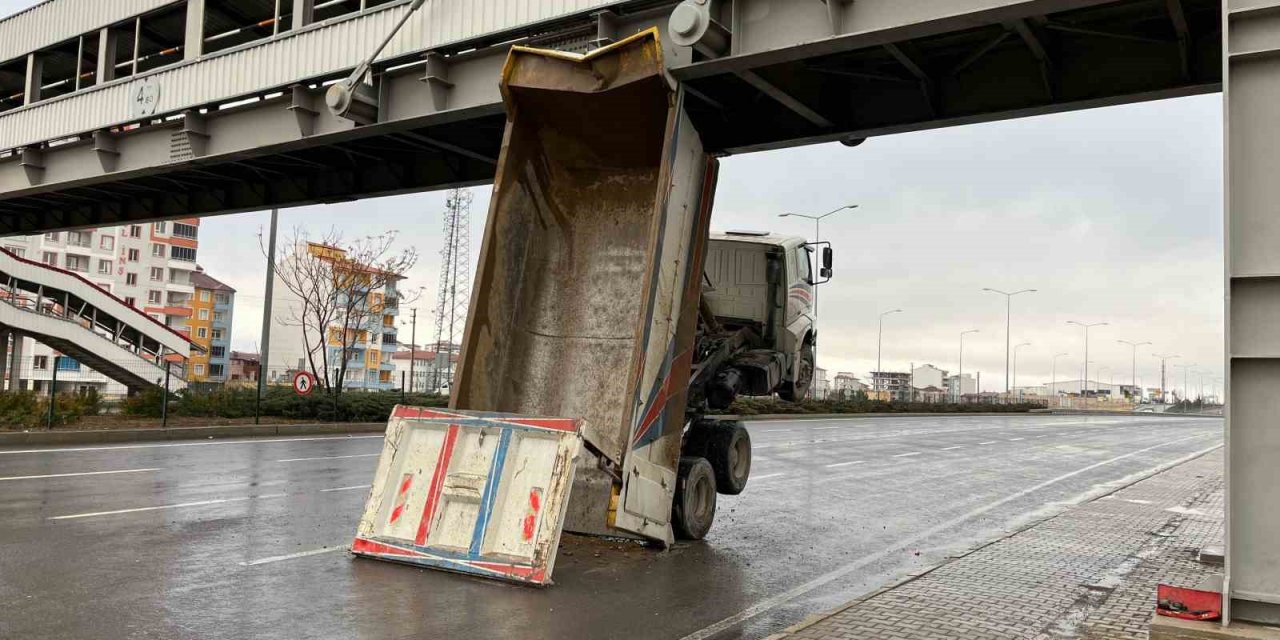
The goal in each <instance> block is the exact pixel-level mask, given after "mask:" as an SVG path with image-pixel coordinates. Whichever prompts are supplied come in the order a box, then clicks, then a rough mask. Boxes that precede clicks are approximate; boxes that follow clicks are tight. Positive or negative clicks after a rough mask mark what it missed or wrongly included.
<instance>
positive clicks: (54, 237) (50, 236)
mask: <svg viewBox="0 0 1280 640" xmlns="http://www.w3.org/2000/svg"><path fill="white" fill-rule="evenodd" d="M44 239H45V242H57V241H58V232H57V231H53V232H50V233H46V234H44Z"/></svg>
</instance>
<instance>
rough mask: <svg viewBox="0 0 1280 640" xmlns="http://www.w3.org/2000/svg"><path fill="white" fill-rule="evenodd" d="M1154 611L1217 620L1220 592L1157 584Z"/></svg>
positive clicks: (1173, 616) (1172, 615)
mask: <svg viewBox="0 0 1280 640" xmlns="http://www.w3.org/2000/svg"><path fill="white" fill-rule="evenodd" d="M1156 613H1158V614H1160V615H1162V616H1169V617H1171V618H1182V619H1183V620H1217V619H1219V618H1221V617H1222V594H1221V593H1218V592H1217V591H1201V590H1199V589H1187V588H1185V587H1173V586H1170V585H1167V584H1162V585H1158V586H1157V587H1156Z"/></svg>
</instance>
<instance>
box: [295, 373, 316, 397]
mask: <svg viewBox="0 0 1280 640" xmlns="http://www.w3.org/2000/svg"><path fill="white" fill-rule="evenodd" d="M315 388H316V377H315V376H313V375H311V374H310V373H308V372H306V371H299V372H298V373H297V374H296V375H294V376H293V392H294V393H296V394H298V395H300V396H305V395H310V394H311V392H312V391H314V390H315Z"/></svg>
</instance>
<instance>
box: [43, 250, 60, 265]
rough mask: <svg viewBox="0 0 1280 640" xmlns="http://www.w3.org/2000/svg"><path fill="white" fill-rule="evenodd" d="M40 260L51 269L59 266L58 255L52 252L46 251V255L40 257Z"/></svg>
mask: <svg viewBox="0 0 1280 640" xmlns="http://www.w3.org/2000/svg"><path fill="white" fill-rule="evenodd" d="M40 260H41V262H44V263H45V264H47V265H49V266H51V267H56V266H58V254H56V253H54V252H52V251H45V252H44V255H42V256H40Z"/></svg>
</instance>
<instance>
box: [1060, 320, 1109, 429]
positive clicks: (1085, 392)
mask: <svg viewBox="0 0 1280 640" xmlns="http://www.w3.org/2000/svg"><path fill="white" fill-rule="evenodd" d="M1067 324H1074V325H1076V326H1077V327H1084V380H1081V381H1080V394H1081V395H1083V396H1084V406H1085V408H1088V407H1089V392H1088V389H1086V388H1085V387H1087V386H1089V329H1090V327H1103V326H1106V325H1107V324H1109V323H1107V322H1092V323H1088V324H1086V323H1084V322H1076V321H1075V320H1068V321H1067Z"/></svg>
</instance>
